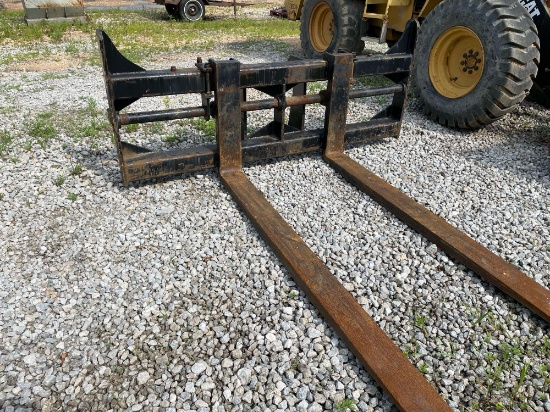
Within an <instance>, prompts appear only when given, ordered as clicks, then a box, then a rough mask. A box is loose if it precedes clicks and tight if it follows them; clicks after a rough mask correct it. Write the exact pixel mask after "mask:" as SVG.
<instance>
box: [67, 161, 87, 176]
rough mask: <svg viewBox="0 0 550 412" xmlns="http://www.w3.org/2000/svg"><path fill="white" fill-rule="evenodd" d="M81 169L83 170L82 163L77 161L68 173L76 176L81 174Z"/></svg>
mask: <svg viewBox="0 0 550 412" xmlns="http://www.w3.org/2000/svg"><path fill="white" fill-rule="evenodd" d="M83 171H84V168H83V167H82V165H81V164H80V163H77V164H75V165H74V166H73V167H72V168H71V171H70V172H69V173H70V174H71V175H72V176H78V175H80V174H82V172H83Z"/></svg>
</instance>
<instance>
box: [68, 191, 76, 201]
mask: <svg viewBox="0 0 550 412" xmlns="http://www.w3.org/2000/svg"><path fill="white" fill-rule="evenodd" d="M67 199H69V200H70V201H72V202H74V201H75V200H76V199H78V195H77V194H76V193H69V194H68V195H67Z"/></svg>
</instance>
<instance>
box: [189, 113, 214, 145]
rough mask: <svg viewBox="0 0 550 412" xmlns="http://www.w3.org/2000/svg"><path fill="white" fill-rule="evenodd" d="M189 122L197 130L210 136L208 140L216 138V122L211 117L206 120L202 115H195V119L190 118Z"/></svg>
mask: <svg viewBox="0 0 550 412" xmlns="http://www.w3.org/2000/svg"><path fill="white" fill-rule="evenodd" d="M189 123H190V124H191V126H193V127H194V128H195V129H197V130H198V131H199V132H201V133H202V134H204V135H205V136H206V137H208V138H210V139H209V140H212V141H213V140H214V139H215V138H216V122H215V121H214V120H213V119H210V120H208V121H207V120H204V118H203V117H197V118H196V119H191V120H190V122H189Z"/></svg>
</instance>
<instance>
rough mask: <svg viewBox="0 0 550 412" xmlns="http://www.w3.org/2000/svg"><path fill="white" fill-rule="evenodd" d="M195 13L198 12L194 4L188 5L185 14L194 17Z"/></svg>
mask: <svg viewBox="0 0 550 412" xmlns="http://www.w3.org/2000/svg"><path fill="white" fill-rule="evenodd" d="M197 12H198V8H197V6H196V5H195V4H190V5H189V6H187V13H188V14H189V15H190V16H196V15H197Z"/></svg>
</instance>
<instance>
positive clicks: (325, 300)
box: [213, 61, 451, 412]
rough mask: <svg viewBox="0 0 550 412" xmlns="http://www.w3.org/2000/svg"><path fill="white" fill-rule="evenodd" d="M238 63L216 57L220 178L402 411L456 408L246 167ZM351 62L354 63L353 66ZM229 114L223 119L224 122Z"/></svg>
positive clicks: (415, 411) (303, 287)
mask: <svg viewBox="0 0 550 412" xmlns="http://www.w3.org/2000/svg"><path fill="white" fill-rule="evenodd" d="M238 65H239V63H238V62H234V61H227V62H215V63H214V64H213V67H214V68H215V70H214V72H215V82H216V84H217V87H216V102H217V105H218V110H220V112H218V116H219V117H220V122H219V123H223V124H229V125H231V127H230V128H224V129H223V130H218V133H219V134H218V152H219V154H220V169H219V173H220V179H221V181H222V182H223V184H224V185H225V187H226V188H227V190H228V191H229V192H230V193H231V195H232V196H233V199H234V200H235V201H236V202H237V204H238V205H239V206H240V207H241V209H242V210H243V211H244V213H245V214H246V215H247V216H248V218H249V219H250V221H251V222H252V224H253V225H254V227H255V228H256V230H257V231H258V232H259V233H260V235H261V236H262V238H263V239H264V240H265V242H266V243H267V244H268V245H269V246H270V247H271V249H272V250H273V251H274V252H275V254H276V255H277V257H278V258H279V259H280V260H281V262H282V263H283V264H284V266H285V268H286V269H287V270H288V271H289V273H290V274H291V276H292V277H293V279H294V281H295V282H296V283H297V284H298V285H299V286H300V288H301V289H302V290H303V291H304V292H305V293H306V295H307V297H308V299H309V300H310V301H311V302H312V303H313V305H315V307H316V308H317V310H319V312H320V313H321V315H322V316H323V317H324V318H325V319H326V320H327V322H328V323H329V324H330V325H331V326H332V327H333V328H334V329H335V330H336V332H337V333H338V334H339V335H340V336H341V337H342V339H343V340H344V341H345V342H346V344H347V345H348V347H349V348H350V349H351V350H352V352H353V353H354V354H355V355H356V356H357V358H358V359H359V360H360V361H361V363H362V364H363V366H364V367H365V368H366V369H367V370H368V371H369V373H370V374H371V375H372V376H373V378H374V379H376V381H377V382H378V383H379V384H380V386H382V388H384V390H385V391H386V392H387V393H388V395H389V396H390V397H391V398H392V399H393V401H394V402H395V404H396V405H397V406H398V407H399V408H400V409H401V410H402V411H410V412H413V411H414V412H418V411H423V412H431V411H433V412H444V411H450V410H451V409H450V407H449V406H448V405H447V404H446V403H445V401H444V400H443V399H442V398H441V397H440V396H439V394H438V393H437V392H436V391H435V389H434V388H433V387H432V386H431V385H430V384H429V383H428V382H427V381H426V380H425V379H424V377H423V376H422V374H421V373H420V372H419V371H418V370H417V369H416V368H415V367H414V365H412V364H411V362H410V361H409V359H408V358H407V357H406V356H405V355H404V354H403V353H402V352H401V350H400V349H399V348H398V347H397V346H396V345H395V344H394V343H393V342H392V341H391V339H390V338H389V337H388V336H386V334H385V333H384V331H383V330H382V329H380V328H379V327H378V325H377V324H376V322H374V320H373V319H372V318H371V317H370V316H369V315H368V314H367V313H366V312H365V311H364V310H363V308H362V307H361V305H359V303H357V301H356V300H355V298H354V297H353V296H352V295H351V294H350V293H349V292H348V291H347V290H346V289H345V288H344V286H343V285H342V284H341V283H340V282H339V281H338V279H337V278H336V277H335V276H334V275H333V274H332V273H331V272H330V270H329V269H328V268H327V267H326V266H325V265H324V263H323V262H322V261H321V260H320V259H319V258H318V257H317V255H315V253H314V252H313V251H311V249H310V248H309V247H308V246H307V245H306V244H305V242H304V241H303V240H302V239H301V238H300V236H299V235H298V234H297V233H296V232H295V231H294V230H293V229H292V227H291V226H290V225H289V224H288V223H287V222H286V221H285V220H284V219H283V218H282V217H281V215H279V213H278V212H277V211H276V210H275V208H274V207H273V206H271V204H270V203H269V202H268V201H267V199H266V198H265V197H264V196H263V195H262V193H261V192H260V191H259V190H258V189H257V188H256V187H255V186H254V185H253V184H252V183H251V182H250V180H248V178H247V177H246V175H245V174H244V172H243V171H242V159H241V153H242V151H241V147H240V146H241V136H240V124H239V123H240V121H241V116H240V110H239V96H240V94H239V90H238V88H236V87H234V85H235V84H236V82H238V77H237V76H238V73H239V70H238ZM349 66H350V67H351V65H349ZM222 119H223V121H221V120H222Z"/></svg>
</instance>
